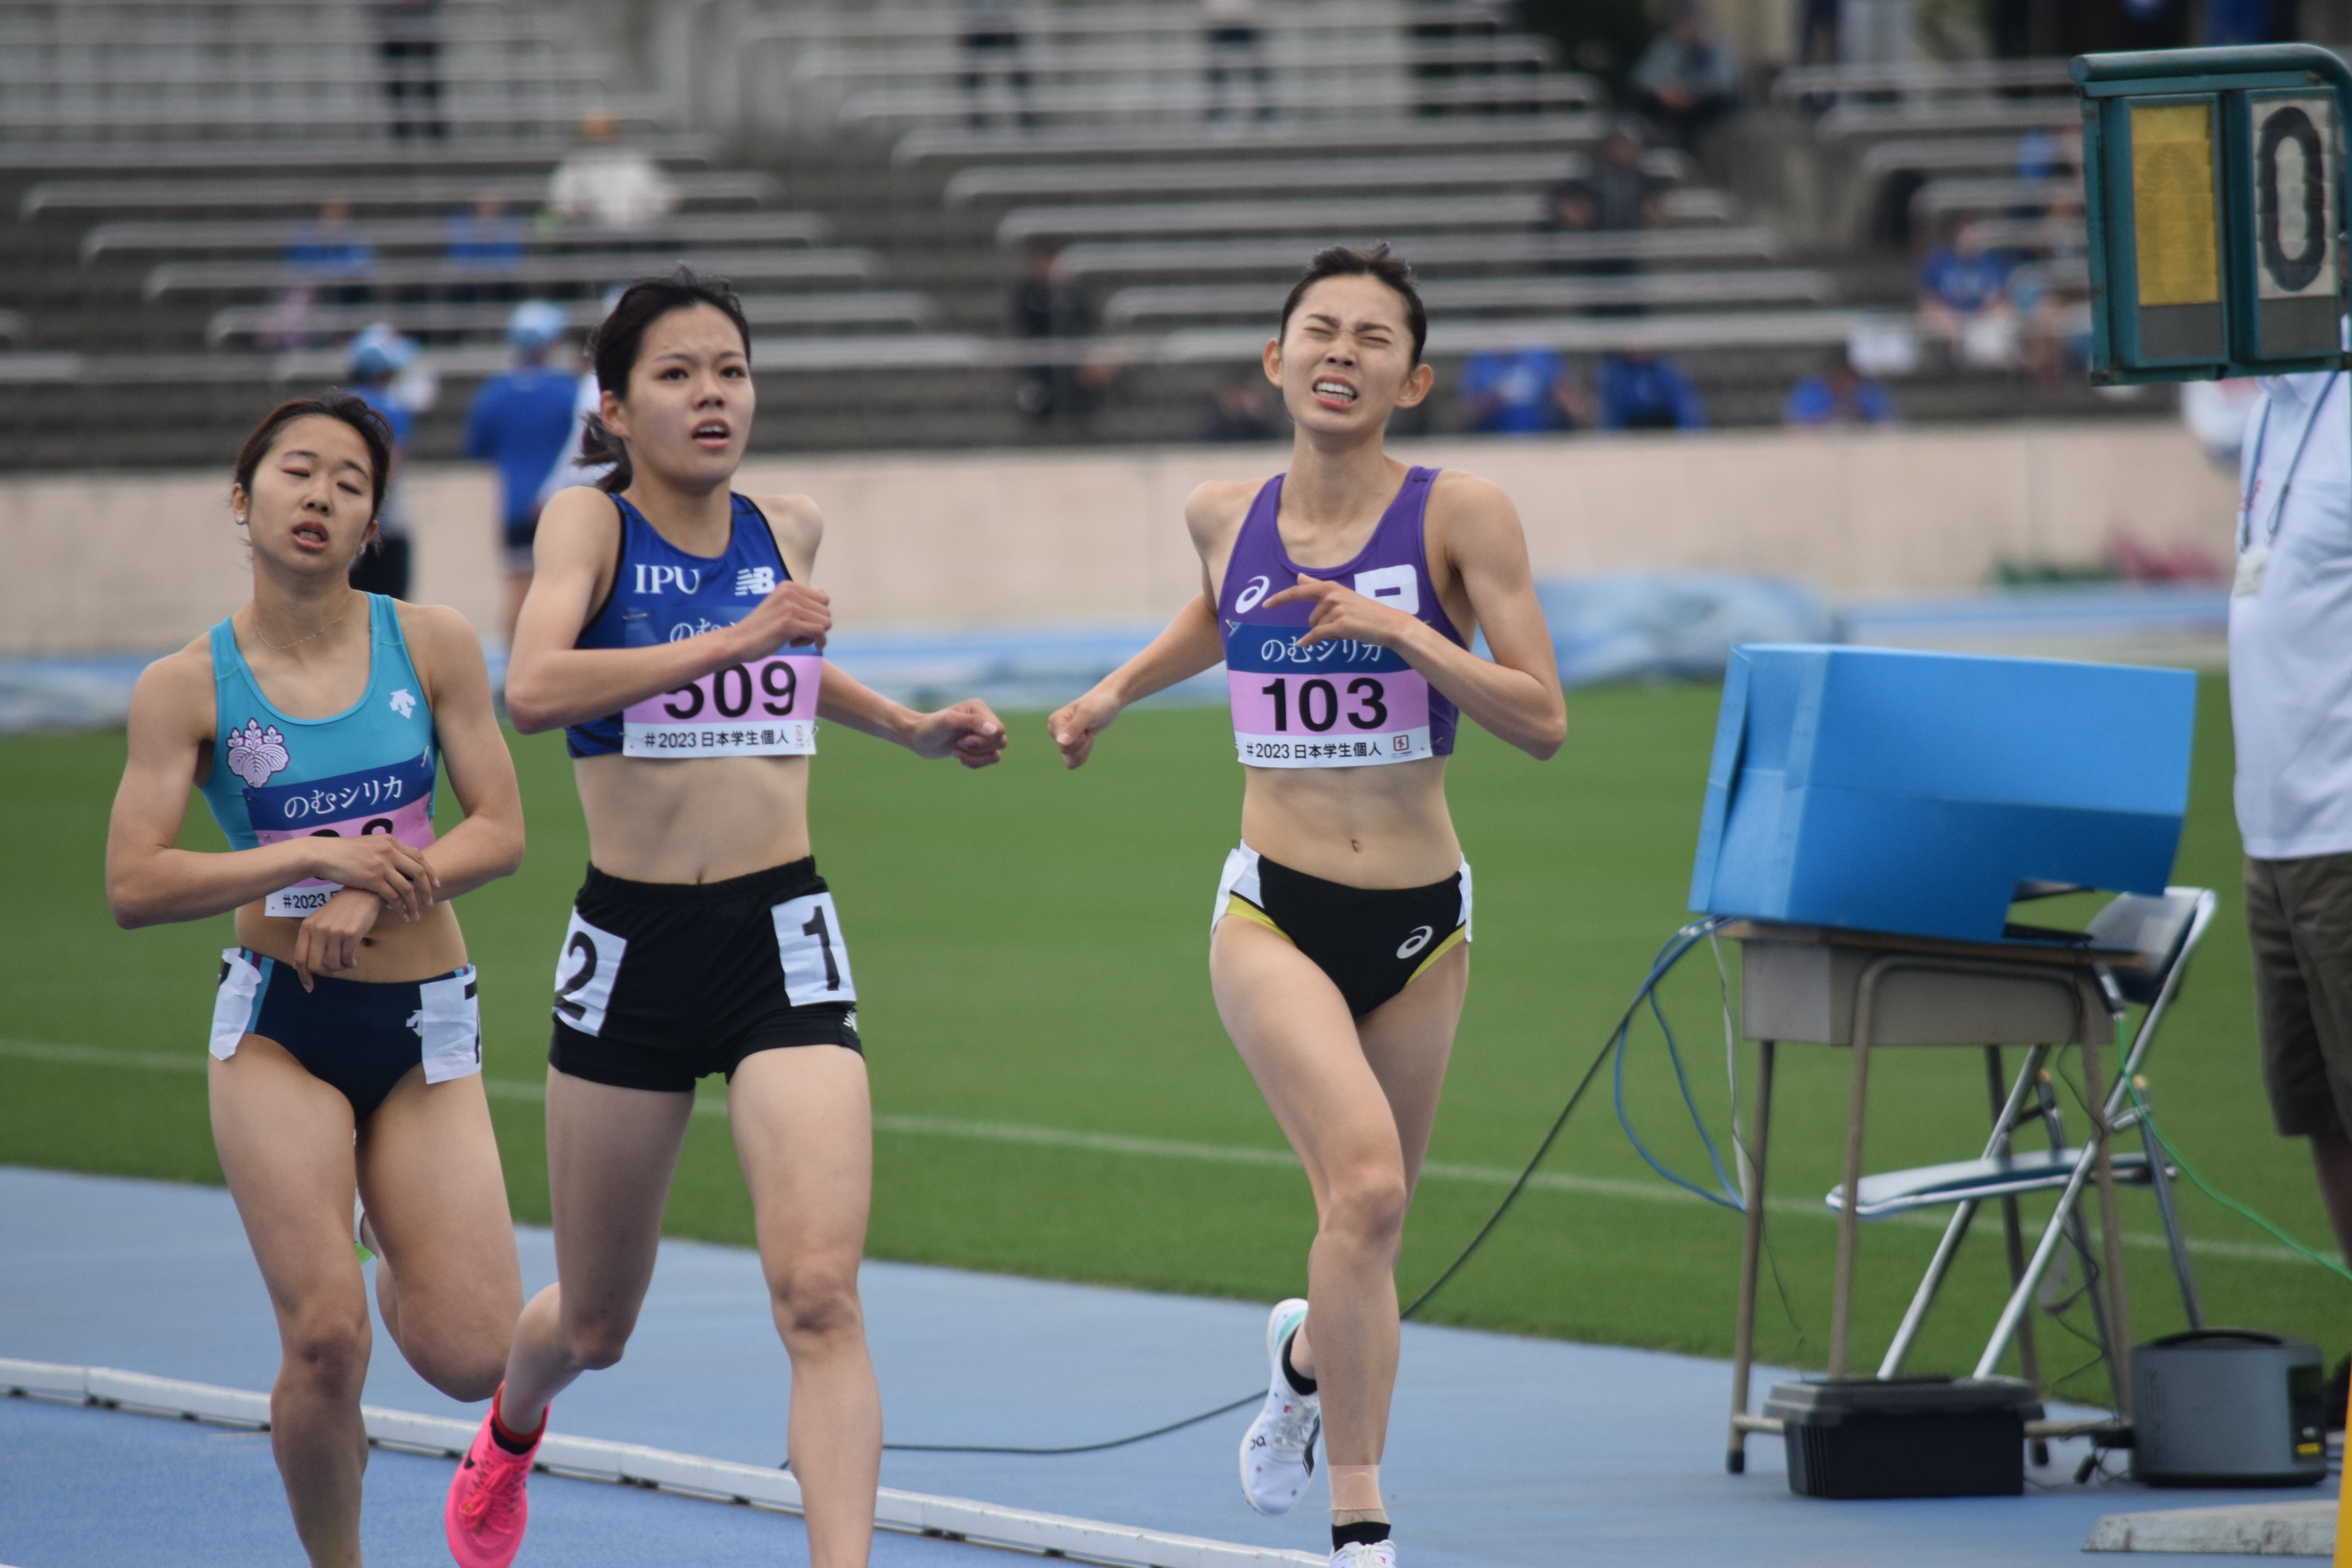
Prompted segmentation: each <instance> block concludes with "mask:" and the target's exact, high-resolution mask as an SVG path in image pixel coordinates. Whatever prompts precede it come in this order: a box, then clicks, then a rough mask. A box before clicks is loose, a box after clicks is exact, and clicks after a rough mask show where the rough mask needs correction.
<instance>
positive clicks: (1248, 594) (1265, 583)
mask: <svg viewBox="0 0 2352 1568" xmlns="http://www.w3.org/2000/svg"><path fill="white" fill-rule="evenodd" d="M1273 586H1274V584H1273V582H1272V580H1271V579H1268V578H1265V577H1253V578H1251V579H1250V580H1249V582H1248V584H1245V585H1244V587H1243V589H1242V591H1241V592H1240V593H1239V594H1237V595H1234V609H1235V610H1238V611H1240V612H1241V613H1242V614H1244V615H1246V614H1248V613H1249V612H1250V611H1252V610H1255V609H1256V608H1257V602H1258V601H1259V600H1260V599H1263V598H1265V591H1266V590H1267V589H1268V588H1271V587H1273Z"/></svg>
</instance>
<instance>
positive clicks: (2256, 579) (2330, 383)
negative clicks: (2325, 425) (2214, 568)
mask: <svg viewBox="0 0 2352 1568" xmlns="http://www.w3.org/2000/svg"><path fill="white" fill-rule="evenodd" d="M2341 374H2343V372H2341V371H2334V372H2330V373H2329V374H2328V377H2327V383H2326V385H2324V386H2322V387H2321V388H2320V389H2319V395H2318V396H2316V397H2315V398H2313V399H2312V400H2311V412H2310V413H2309V414H2306V415H2305V416H2304V418H2303V434H2302V435H2300V436H2298V437H2295V441H2294V456H2293V457H2290V458H2287V460H2286V472H2285V473H2284V474H2282V475H2280V476H2279V488H2278V497H2277V499H2276V500H2273V501H2272V502H2271V519H2270V526H2269V527H2268V528H2266V529H2263V531H2261V534H2260V536H2259V537H2258V536H2257V535H2256V533H2255V531H2254V497H2255V496H2257V495H2259V494H2260V493H2261V492H2262V484H2263V445H2264V444H2265V443H2266V442H2268V441H2269V439H2270V434H2271V405H2270V401H2269V400H2268V399H2264V400H2263V422H2262V427H2261V428H2260V429H2258V430H2256V431H2255V432H2254V460H2253V462H2252V464H2250V465H2248V468H2247V470H2246V471H2247V472H2248V473H2250V474H2252V476H2253V484H2252V488H2251V489H2248V491H2247V492H2246V498H2245V502H2244V504H2243V505H2242V507H2241V508H2240V509H2239V511H2238V518H2239V523H2238V575H2237V580H2236V581H2235V582H2234V583H2232V584H2231V587H2230V592H2231V594H2232V595H2234V596H2236V597H2238V598H2241V599H2243V598H2250V597H2252V595H2256V594H2259V593H2261V592H2262V590H2263V572H2264V571H2265V570H2267V569H2268V567H2269V566H2270V560H2271V542H2272V541H2273V540H2275V539H2277V538H2278V531H2279V526H2280V524H2281V523H2283V522H2284V521H2285V520H2286V497H2287V491H2289V490H2290V489H2294V471H2295V469H2296V468H2299V467H2300V466H2301V465H2302V463H2303V449H2304V448H2305V447H2307V446H2309V445H2310V444H2311V432H2312V429H2313V427H2314V426H2316V425H2317V424H2318V423H2319V416H2320V413H2321V411H2322V410H2323V409H2325V408H2326V406H2327V395H2328V394H2329V393H2331V392H2334V391H2335V390H2336V377H2337V376H2339V375H2341Z"/></svg>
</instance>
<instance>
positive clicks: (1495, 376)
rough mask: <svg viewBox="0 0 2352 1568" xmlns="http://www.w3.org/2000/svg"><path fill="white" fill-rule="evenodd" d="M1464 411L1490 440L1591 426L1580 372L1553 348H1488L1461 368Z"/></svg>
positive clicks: (1467, 417) (1470, 426) (1472, 423)
mask: <svg viewBox="0 0 2352 1568" xmlns="http://www.w3.org/2000/svg"><path fill="white" fill-rule="evenodd" d="M1462 412H1463V415H1464V417H1465V422H1466V424H1467V426H1468V427H1469V428H1470V429H1472V430H1475V431H1478V432H1480V433H1482V434H1485V435H1489V436H1533V435H1537V434H1539V433H1540V432H1542V431H1546V430H1573V429H1576V428H1577V427H1578V426H1584V425H1590V424H1591V423H1592V422H1593V416H1592V408H1591V404H1590V402H1589V401H1588V400H1587V399H1586V398H1585V396H1584V394H1583V389H1582V388H1581V387H1580V385H1579V384H1578V383H1577V380H1576V373H1575V372H1574V371H1573V370H1571V369H1570V367H1569V365H1568V363H1567V362H1566V361H1565V360H1563V359H1561V358H1560V356H1559V354H1557V353H1554V352H1552V351H1551V350H1550V349H1517V350H1513V351H1510V352H1508V353H1506V352H1503V351H1500V350H1492V349H1490V350H1488V351H1487V352H1486V353H1475V354H1472V355H1471V356H1470V358H1469V361H1468V363H1465V364H1464V365H1463V367H1462Z"/></svg>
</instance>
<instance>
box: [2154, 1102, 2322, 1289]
mask: <svg viewBox="0 0 2352 1568" xmlns="http://www.w3.org/2000/svg"><path fill="white" fill-rule="evenodd" d="M2130 1093H2131V1100H2132V1104H2133V1105H2135V1106H2136V1107H2137V1108H2138V1110H2139V1119H2140V1121H2141V1122H2142V1123H2144V1124H2145V1125H2146V1126H2147V1130H2148V1132H2149V1133H2150V1134H2151V1135H2152V1136H2153V1137H2154V1138H2155V1139H2156V1146H2157V1147H2158V1148H2159V1149H2161V1150H2163V1151H2164V1155H2165V1158H2166V1159H2168V1160H2170V1161H2171V1162H2172V1163H2174V1164H2175V1165H2178V1166H2179V1167H2180V1173H2181V1174H2182V1175H2184V1176H2186V1177H2188V1178H2189V1180H2190V1181H2191V1182H2193V1183H2195V1184H2196V1186H2197V1190H2198V1191H2199V1192H2200V1193H2203V1194H2205V1195H2206V1196H2207V1197H2209V1198H2211V1199H2212V1200H2213V1201H2214V1202H2215V1203H2217V1204H2220V1205H2221V1206H2222V1207H2223V1208H2225V1209H2228V1210H2229V1211H2230V1212H2231V1214H2234V1215H2242V1217H2244V1218H2246V1219H2250V1220H2252V1221H2253V1222H2254V1223H2255V1224H2256V1225H2258V1226H2262V1227H2263V1229H2264V1230H2266V1231H2268V1232H2270V1233H2271V1234H2272V1235H2273V1236H2274V1237H2278V1239H2279V1240H2280V1241H2282V1242H2284V1243H2285V1244H2286V1245H2287V1246H2288V1247H2292V1248H2294V1250H2295V1251H2297V1252H2299V1253H2301V1254H2303V1256H2304V1257H2305V1258H2310V1259H2311V1260H2312V1261H2313V1262H2314V1263H2316V1264H2318V1265H2320V1266H2321V1267H2322V1268H2326V1269H2328V1270H2330V1271H2332V1272H2333V1273H2335V1274H2336V1275H2337V1276H2338V1277H2340V1278H2341V1279H2345V1280H2346V1281H2347V1282H2352V1268H2345V1267H2344V1265H2343V1264H2342V1263H2340V1262H2338V1261H2337V1260H2336V1259H2335V1258H2330V1257H2328V1256H2327V1255H2326V1253H2324V1252H2319V1251H2315V1250H2314V1249H2313V1248H2311V1247H2305V1245H2304V1244H2303V1243H2301V1242H2299V1241H2297V1240H2296V1239H2295V1238H2294V1237H2291V1236H2289V1235H2288V1234H2287V1233H2286V1232H2284V1231H2283V1230H2281V1229H2280V1228H2279V1227H2278V1226H2274V1225H2273V1224H2272V1223H2271V1222H2270V1221H2269V1220H2266V1219H2264V1218H2263V1216H2262V1215H2258V1214H2256V1213H2255V1212H2254V1211H2253V1210H2252V1209H2250V1208H2248V1207H2247V1206H2246V1205H2243V1204H2242V1203H2240V1202H2238V1201H2237V1200H2236V1199H2235V1198H2231V1197H2227V1196H2225V1195H2223V1194H2221V1193H2218V1192H2216V1191H2214V1190H2213V1184H2211V1183H2210V1182H2208V1181H2207V1180H2206V1179H2205V1178H2204V1177H2202V1176H2200V1175H2199V1174H2198V1173H2197V1167H2196V1166H2194V1165H2192V1164H2190V1163H2189V1162H2188V1161H2187V1160H2184V1159H2182V1158H2181V1156H2180V1151H2179V1150H2178V1149H2175V1148H2174V1147H2173V1146H2172V1141H2171V1140H2170V1139H2168V1138H2167V1137H2166V1136H2165V1135H2164V1129H2163V1128H2161V1127H2159V1126H2158V1125H2157V1123H2156V1112H2155V1110H2153V1109H2151V1108H2150V1106H2149V1105H2148V1103H2147V1096H2146V1095H2144V1094H2142V1093H2141V1092H2140V1087H2139V1081H2138V1080H2137V1079H2134V1080H2133V1081H2132V1084H2131V1088H2130Z"/></svg>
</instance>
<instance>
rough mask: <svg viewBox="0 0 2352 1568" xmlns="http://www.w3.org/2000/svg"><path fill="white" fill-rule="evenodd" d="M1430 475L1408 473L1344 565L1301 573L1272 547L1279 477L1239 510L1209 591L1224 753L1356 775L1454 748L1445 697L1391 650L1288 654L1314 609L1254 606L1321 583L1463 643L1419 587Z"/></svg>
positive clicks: (1255, 762)
mask: <svg viewBox="0 0 2352 1568" xmlns="http://www.w3.org/2000/svg"><path fill="white" fill-rule="evenodd" d="M1439 472H1440V470H1439V469H1436V468H1414V469H1412V471H1411V472H1409V473H1408V474H1406V475H1405V480H1404V486H1403V488H1402V489H1399V490H1398V491H1397V494H1396V499H1395V500H1392V501H1391V502H1389V505H1388V510H1386V511H1384V512H1382V513H1381V521H1380V522H1379V524H1378V525H1377V526H1376V527H1374V528H1373V530H1372V537H1371V538H1370V540H1369V541H1368V542H1366V543H1365V545H1364V547H1363V549H1362V550H1360V551H1359V552H1357V553H1356V558H1355V559H1354V560H1352V561H1349V562H1346V563H1342V564H1340V565H1338V566H1316V567H1304V566H1300V565H1298V564H1297V563H1295V562H1293V561H1292V560H1291V559H1290V556H1289V553H1288V552H1286V551H1285V550H1284V549H1283V547H1282V529H1281V526H1280V523H1279V521H1277V520H1278V519H1279V517H1280V515H1281V510H1282V479H1283V477H1282V476H1281V475H1280V474H1276V475H1275V476H1274V478H1272V479H1268V480H1266V481H1265V487H1264V488H1263V489H1260V490H1259V491H1258V492H1257V499H1256V500H1253V501H1252V502H1251V503H1250V510H1249V516H1248V517H1246V518H1244V520H1243V521H1242V531H1241V533H1240V536H1239V537H1237V538H1236V539H1235V540H1234V553H1233V558H1232V559H1231V560H1230V561H1228V562H1227V563H1225V580H1224V583H1223V584H1222V585H1221V586H1220V588H1219V589H1218V593H1217V629H1218V631H1219V633H1220V635H1221V636H1222V637H1223V639H1224V645H1225V672H1226V674H1225V679H1226V683H1227V685H1228V687H1229V688H1230V689H1231V692H1232V699H1233V711H1234V747H1235V748H1236V749H1237V750H1238V751H1239V752H1240V753H1241V760H1242V761H1243V762H1244V763H1247V764H1249V765H1250V766H1251V767H1254V768H1360V767H1370V766H1374V765H1377V764H1380V763H1412V762H1419V761H1420V760H1421V759H1422V758H1423V757H1443V756H1445V755H1447V754H1448V753H1450V752H1452V751H1453V750H1454V720H1455V717H1456V710H1455V708H1454V701H1453V700H1452V699H1451V698H1449V697H1447V696H1446V695H1445V694H1444V692H1442V691H1439V690H1437V689H1435V688H1434V687H1433V686H1431V685H1430V684H1429V679H1428V678H1427V677H1426V676H1424V675H1423V674H1422V673H1421V671H1419V670H1417V669H1415V668H1412V665H1411V664H1409V663H1407V662H1406V660H1405V658H1404V656H1403V655H1402V654H1401V653H1397V652H1395V651H1393V650H1391V649H1389V648H1384V647H1379V646H1377V645H1375V644H1372V643H1360V642H1351V641H1344V640H1340V641H1329V640H1327V641H1323V642H1317V643H1311V644H1309V645H1308V646H1307V647H1299V646H1298V639H1299V637H1301V636H1302V635H1304V633H1305V632H1306V630H1307V618H1308V616H1310V615H1312V613H1313V611H1314V608H1315V606H1314V605H1311V604H1308V603H1307V602H1305V601H1297V602H1294V603H1291V604H1287V605H1278V606H1276V608H1274V609H1271V610H1269V609H1266V608H1265V600H1266V599H1268V598H1270V597H1272V596H1273V595H1276V594H1279V593H1280V592H1282V591H1283V590H1284V589H1285V588H1288V587H1292V586H1295V585H1296V584H1297V582H1298V579H1299V577H1300V576H1301V575H1305V576H1308V577H1320V578H1328V579H1329V580H1331V581H1333V582H1337V583H1339V584H1343V585H1345V586H1347V587H1349V588H1352V589H1354V590H1355V591H1356V592H1357V593H1359V594H1361V595H1364V597H1366V598H1368V599H1377V600H1379V601H1380V602H1381V603H1382V604H1385V605H1391V606H1393V607H1394V608H1396V609H1400V610H1402V611H1403V612H1404V613H1405V614H1406V615H1409V616H1412V617H1414V618H1415V619H1416V620H1420V621H1423V622H1425V623H1426V624H1428V625H1429V626H1434V627H1435V628H1436V629H1437V630H1438V631H1440V632H1442V633H1444V635H1445V637H1447V638H1448V639H1450V640H1451V641H1452V642H1453V643H1454V645H1455V646H1457V647H1468V646H1469V645H1468V644H1466V643H1465V642H1463V640H1462V634H1461V633H1460V632H1459V631H1457V630H1455V629H1454V621H1453V618H1452V617H1451V616H1447V615H1446V613H1445V608H1444V605H1440V604H1439V603H1438V602H1437V589H1436V586H1435V584H1433V583H1432V582H1431V581H1430V576H1429V555H1428V552H1427V550H1426V549H1425V548H1424V546H1423V519H1424V518H1425V516H1426V514H1427V512H1428V510H1429V487H1430V484H1431V482H1432V481H1433V480H1434V479H1436V478H1437V476H1438V473H1439Z"/></svg>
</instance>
